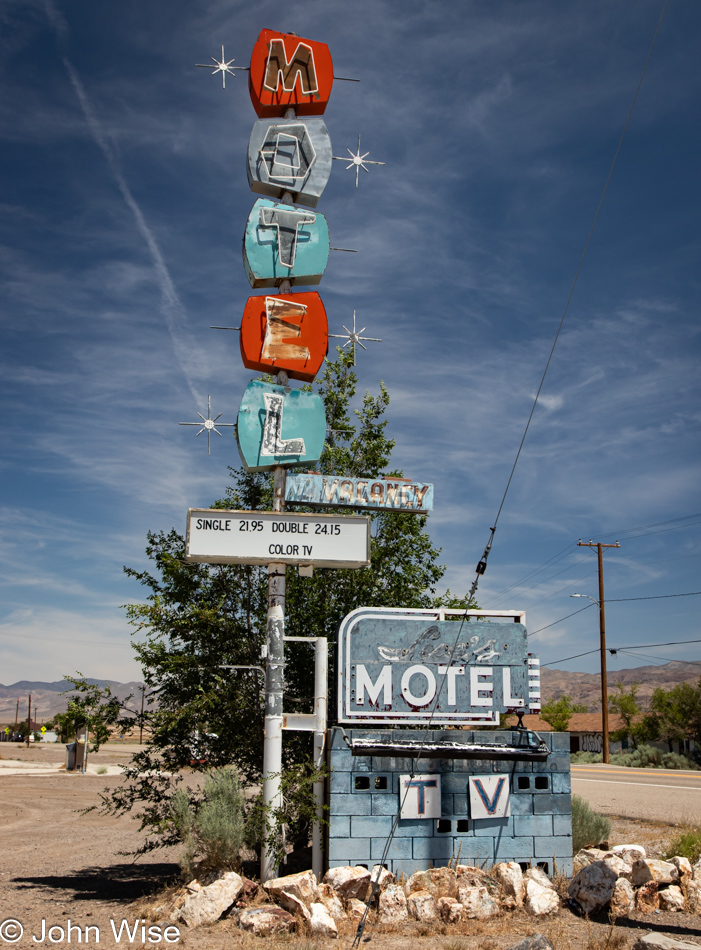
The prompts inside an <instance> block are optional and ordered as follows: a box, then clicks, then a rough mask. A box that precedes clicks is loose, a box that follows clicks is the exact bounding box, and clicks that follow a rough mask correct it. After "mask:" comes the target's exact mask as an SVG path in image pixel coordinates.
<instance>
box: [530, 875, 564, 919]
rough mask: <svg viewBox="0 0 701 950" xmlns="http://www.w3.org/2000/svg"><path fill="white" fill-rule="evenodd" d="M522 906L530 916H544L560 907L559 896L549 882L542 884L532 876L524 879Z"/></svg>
mask: <svg viewBox="0 0 701 950" xmlns="http://www.w3.org/2000/svg"><path fill="white" fill-rule="evenodd" d="M524 906H525V908H526V910H527V912H528V913H529V914H530V915H531V916H532V917H544V916H545V915H546V914H554V913H556V911H558V910H559V909H560V898H559V897H558V896H557V891H556V890H555V889H554V888H553V887H552V885H551V884H550V882H548V886H544V885H543V884H541V883H540V881H537V880H535V879H534V878H532V877H529V878H527V879H526V898H525V900H524Z"/></svg>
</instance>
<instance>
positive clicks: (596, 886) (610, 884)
mask: <svg viewBox="0 0 701 950" xmlns="http://www.w3.org/2000/svg"><path fill="white" fill-rule="evenodd" d="M617 880H618V876H617V874H616V873H615V871H613V870H612V869H611V868H610V867H609V866H608V865H607V864H606V862H604V861H595V862H594V863H593V864H588V865H586V867H583V868H582V869H581V871H578V872H577V874H575V876H574V877H573V878H572V880H571V882H570V886H569V889H568V893H569V895H570V897H571V898H572V900H574V901H576V902H577V903H578V904H579V906H580V907H581V909H582V912H583V913H585V914H596V913H597V912H598V911H600V910H602V909H603V908H604V907H606V905H607V904H608V903H609V901H610V900H611V897H612V895H613V888H614V886H615V884H616V881H617Z"/></svg>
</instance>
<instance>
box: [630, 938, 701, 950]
mask: <svg viewBox="0 0 701 950" xmlns="http://www.w3.org/2000/svg"><path fill="white" fill-rule="evenodd" d="M631 950H699V945H698V944H697V943H689V941H688V940H674V939H673V938H672V937H665V935H664V934H645V936H644V937H638V939H637V940H636V941H635V943H634V944H633V946H632V947H631Z"/></svg>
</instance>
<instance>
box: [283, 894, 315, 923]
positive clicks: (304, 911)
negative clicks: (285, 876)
mask: <svg viewBox="0 0 701 950" xmlns="http://www.w3.org/2000/svg"><path fill="white" fill-rule="evenodd" d="M275 898H276V900H277V902H278V904H279V905H280V906H281V907H284V908H285V910H289V912H290V913H291V914H296V916H297V917H301V918H302V920H304V921H306V922H307V923H309V918H310V913H309V908H308V907H307V905H306V904H305V903H304V901H301V900H300V899H299V897H295V895H294V894H288V893H287V891H278V893H277V894H276V895H275Z"/></svg>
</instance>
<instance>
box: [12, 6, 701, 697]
mask: <svg viewBox="0 0 701 950" xmlns="http://www.w3.org/2000/svg"><path fill="white" fill-rule="evenodd" d="M661 9H662V3H661V0H655V2H648V0H638V2H636V3H635V4H631V3H627V2H619V0H614V2H611V0H606V2H595V0H591V2H587V3H561V2H555V0H547V2H538V0H534V2H525V0H492V2H490V3H485V2H482V3H477V2H468V0H460V2H455V0H433V2H431V3H427V2H425V0H424V2H417V0H401V2H400V0H390V2H383V0H354V2H353V3H342V2H340V0H305V2H304V3H299V2H295V0H288V2H286V3H282V2H279V0H262V2H258V3H256V4H251V3H243V2H226V0H218V2H200V0H149V2H148V3H136V2H134V0H120V2H119V3H111V4H107V3H100V4H96V3H88V2H86V0H70V2H69V0H46V2H44V0H6V2H5V3H4V4H3V6H2V9H1V10H0V35H1V36H2V82H3V89H4V93H3V97H2V101H1V102H0V134H1V135H2V148H1V150H0V188H1V196H0V202H1V203H2V210H3V212H4V213H3V215H2V219H1V220H2V233H1V234H0V255H1V257H0V280H1V281H2V316H1V319H2V328H3V334H2V336H3V347H2V355H1V356H0V359H1V360H2V373H1V374H0V385H1V386H2V399H3V412H2V425H3V438H2V445H3V451H2V456H1V458H0V472H1V473H2V481H3V487H2V499H1V501H0V539H1V541H0V558H1V561H2V574H1V577H0V584H1V593H2V597H1V607H0V658H1V659H0V681H1V682H4V683H11V682H14V681H15V680H18V679H39V680H54V679H58V678H60V677H61V675H63V674H64V673H70V672H72V671H74V670H76V669H80V670H82V671H83V672H85V673H86V674H88V675H91V676H96V677H107V678H111V679H117V680H128V679H132V678H138V676H139V671H138V667H137V666H136V664H135V663H134V662H133V660H132V658H131V651H130V647H129V628H128V625H127V624H126V621H125V618H124V616H123V611H122V610H120V605H122V604H124V603H126V602H128V601H133V600H138V599H139V598H140V595H141V589H140V588H139V587H138V586H137V585H135V584H134V582H133V581H130V580H129V579H128V578H126V577H124V576H123V574H122V565H124V564H128V565H131V566H134V567H137V568H138V567H143V566H145V564H146V559H145V556H144V553H143V552H144V546H145V534H146V531H147V530H148V529H152V530H158V529H168V528H170V527H171V526H175V527H177V528H178V529H180V530H184V526H185V516H186V511H187V508H188V507H198V506H207V505H209V504H210V503H211V502H212V501H213V500H214V499H216V498H218V497H221V495H222V494H223V490H224V487H225V485H226V483H227V465H229V464H232V465H236V464H238V452H237V449H236V445H235V442H234V440H233V438H232V435H231V432H232V430H231V429H224V430H222V431H223V432H224V433H225V437H224V439H221V440H220V439H217V438H216V437H215V439H214V442H213V445H212V455H211V456H210V457H208V456H207V452H206V444H203V436H202V437H200V438H199V439H195V437H194V434H193V432H194V430H192V429H187V428H179V427H178V422H180V421H190V420H194V419H196V418H197V416H196V412H197V411H200V412H206V403H207V395H208V394H211V396H212V404H213V408H214V411H215V412H220V411H221V412H223V416H222V421H224V422H234V421H235V418H236V412H237V409H238V404H239V400H240V398H241V395H242V393H243V390H244V388H245V386H246V384H247V382H248V380H249V379H250V378H251V373H250V372H248V371H246V370H245V369H244V368H243V366H242V365H241V361H240V357H239V353H238V340H237V338H236V335H235V334H233V333H229V334H227V333H224V332H222V331H214V330H210V329H208V328H209V326H210V324H224V325H229V326H236V325H238V320H239V318H240V316H241V313H242V311H243V307H244V304H245V301H246V299H247V297H248V296H249V294H250V288H249V285H248V282H247V280H246V277H245V274H244V270H243V266H242V262H241V237H242V234H243V229H244V225H245V221H246V218H247V215H248V212H249V210H250V207H251V205H252V204H253V200H254V196H253V195H252V193H251V192H250V190H249V188H248V185H247V181H246V172H245V156H246V145H247V142H248V136H249V133H250V129H251V127H252V125H253V122H254V120H255V118H256V117H255V113H254V111H253V108H252V105H251V102H250V99H249V96H248V90H247V84H246V79H245V74H242V73H239V74H238V75H237V78H236V79H232V78H230V79H229V81H228V82H227V88H226V91H222V88H221V82H220V80H219V78H218V77H213V76H211V75H210V74H209V73H208V72H207V71H205V70H203V69H196V68H195V66H194V64H195V63H203V62H207V61H208V60H209V58H210V57H211V56H215V55H218V53H219V51H220V47H221V44H222V43H223V44H224V46H225V52H226V57H227V59H230V58H232V57H235V59H236V63H235V65H243V66H245V65H247V64H248V62H249V59H250V52H251V48H252V46H253V43H254V41H255V38H256V36H257V35H258V33H259V31H260V30H261V29H262V28H265V27H270V28H273V29H280V30H281V31H294V32H296V33H298V34H300V35H301V36H308V37H310V38H312V39H318V40H321V41H324V42H327V43H328V44H329V46H330V48H331V52H332V55H333V57H334V66H335V72H336V74H337V75H340V76H350V77H354V78H358V79H360V80H361V82H360V83H346V82H337V83H336V84H335V86H334V90H333V93H332V97H331V101H330V104H329V106H328V108H327V111H326V116H325V118H326V123H327V125H328V128H329V131H330V134H331V140H332V143H333V146H334V154H335V155H340V154H345V149H346V148H347V147H351V148H354V145H355V142H356V139H357V135H358V133H359V132H360V133H361V134H362V150H363V151H366V150H368V149H369V150H370V156H369V157H370V158H371V159H376V160H379V161H385V162H386V163H387V164H386V166H385V167H384V168H383V167H374V168H373V169H372V171H371V174H370V175H367V176H366V175H364V174H362V173H361V181H360V188H359V189H358V190H357V191H356V190H355V188H354V187H353V184H354V181H353V173H352V172H350V171H345V166H344V165H343V164H342V163H340V162H335V163H334V168H333V174H332V176H331V180H330V182H329V185H328V186H327V188H326V191H325V192H324V195H323V196H322V199H321V201H320V203H319V211H322V212H323V213H324V214H325V215H326V216H327V219H328V222H329V225H330V228H331V237H332V244H333V245H336V246H340V247H351V248H357V249H358V251H359V253H358V254H341V253H335V254H334V253H332V255H331V259H330V262H329V266H328V269H327V271H326V274H325V276H324V279H323V281H322V283H321V285H320V287H319V291H320V293H321V295H322V297H323V299H324V303H325V305H326V308H327V311H328V313H329V322H330V329H331V331H332V332H339V331H340V329H341V325H342V324H344V323H345V324H346V325H348V321H349V320H350V319H352V311H353V309H355V310H356V311H357V313H358V319H359V322H360V326H365V325H367V327H368V334H369V335H370V336H379V337H382V339H383V341H384V342H383V343H382V344H381V345H380V344H370V347H369V349H368V352H367V353H362V354H361V355H360V357H359V361H358V363H359V365H358V370H359V374H360V383H361V387H362V388H376V386H377V382H378V380H379V379H384V380H385V382H386V383H387V385H388V387H389V390H390V394H391V400H392V401H391V405H390V409H389V417H390V429H391V434H392V436H393V437H395V438H396V440H397V449H396V453H395V460H396V463H397V464H398V465H401V466H402V467H403V469H404V471H405V474H407V475H409V476H412V477H415V478H420V479H425V480H428V481H432V482H434V483H435V486H436V505H435V511H434V513H433V515H432V516H431V518H430V530H431V534H432V537H433V539H434V540H435V542H436V543H437V544H439V545H440V546H441V547H442V548H443V555H442V558H443V560H444V562H445V563H446V564H447V565H448V570H447V574H446V581H447V583H448V584H449V585H450V587H451V588H452V589H453V591H459V592H464V591H465V590H466V589H467V588H468V587H469V585H470V583H471V581H472V578H473V576H474V566H475V564H476V563H477V561H478V559H479V557H480V555H481V553H482V549H483V547H484V544H485V542H486V540H487V536H488V530H489V526H490V525H491V524H492V523H493V519H494V517H495V513H496V510H497V508H498V505H499V502H500V500H501V495H502V492H503V490H504V487H505V484H506V480H507V478H508V473H509V470H510V467H511V464H512V463H513V459H514V456H515V453H516V450H517V447H518V443H519V441H520V438H521V434H522V432H523V427H524V425H525V421H526V419H527V416H528V413H529V411H530V407H531V403H532V400H533V397H534V394H535V392H536V389H537V386H538V382H539V380H540V376H541V373H542V370H543V367H544V364H545V360H546V358H547V354H548V351H549V348H550V346H551V344H552V340H553V337H554V334H555V330H556V328H557V324H558V322H559V319H560V316H561V314H562V310H563V307H564V304H565V300H566V298H567V295H568V293H569V289H570V286H571V283H572V279H573V276H574V273H575V270H576V267H577V263H578V261H579V257H580V255H581V252H582V249H583V246H584V242H585V239H586V236H587V233H588V230H589V227H590V225H591V221H592V218H593V215H594V211H595V209H596V205H597V202H598V200H599V196H600V194H601V189H602V187H603V183H604V181H605V179H606V175H607V173H608V169H609V166H610V163H611V159H612V157H613V153H614V151H615V148H616V145H617V142H618V139H619V136H620V133H621V129H622V126H623V122H624V120H625V117H626V115H627V113H628V109H629V107H630V104H631V101H632V97H633V94H634V91H635V88H636V85H637V83H638V80H639V78H640V73H641V70H642V66H643V63H644V61H645V57H646V55H647V52H648V49H649V45H650V42H651V39H652V36H653V33H654V30H655V27H656V24H657V21H658V18H659V15H660V12H661ZM700 33H701V8H700V7H699V5H698V4H697V3H695V2H693V0H672V2H671V3H670V5H669V8H668V10H667V13H666V16H665V18H664V21H663V24H662V28H661V31H660V34H659V37H658V40H657V44H656V46H655V49H654V52H653V54H652V58H651V61H650V65H649V68H648V72H647V75H646V77H645V81H644V83H643V86H642V90H641V93H640V96H639V99H638V102H637V105H636V109H635V112H634V114H633V118H632V121H631V124H630V127H629V129H628V133H627V135H626V138H625V141H624V143H623V147H622V149H621V152H620V156H619V159H618V163H617V165H616V168H615V171H614V175H613V178H612V181H611V185H610V187H609V191H608V194H607V196H606V200H605V203H604V206H603V209H602V213H601V216H600V219H599V222H598V225H597V229H596V231H595V233H594V237H593V240H592V243H591V246H590V249H589V253H588V256H587V259H586V261H585V264H584V268H583V270H582V273H581V277H580V280H579V283H578V285H577V288H576V291H575V295H574V298H573V301H572V304H571V307H570V311H569V315H568V318H567V321H566V323H565V327H564V330H563V334H562V336H561V338H560V343H559V345H558V348H557V350H556V352H555V356H554V359H553V363H552V366H551V371H550V373H549V376H548V378H547V380H546V384H545V387H544V389H543V395H542V398H541V401H540V404H539V406H538V408H537V410H536V413H535V416H534V420H533V424H532V427H531V431H530V433H529V437H528V440H527V442H526V445H525V448H524V452H523V455H522V457H521V461H520V463H519V466H518V468H517V470H516V474H515V477H514V481H513V483H512V487H511V490H510V493H509V496H508V498H507V501H506V505H505V507H504V511H503V514H502V517H501V521H500V524H499V529H498V531H497V535H496V540H495V545H494V549H493V552H492V555H491V558H490V561H489V569H488V572H487V574H486V575H485V577H484V578H483V580H482V582H481V586H480V591H479V600H480V602H481V604H482V606H485V607H502V608H506V609H525V610H526V611H527V617H528V626H529V629H530V630H531V631H533V632H535V631H540V632H537V633H534V637H533V644H534V649H536V648H537V649H538V650H539V651H540V655H541V658H542V660H543V662H548V661H551V660H557V659H559V658H561V657H567V656H570V655H571V654H575V653H580V652H583V651H585V650H589V649H594V648H595V647H596V646H597V642H598V636H597V634H598V622H597V616H596V609H595V608H594V607H592V608H591V609H589V610H586V611H583V612H582V613H581V614H579V615H578V616H576V617H572V618H571V619H569V620H566V621H564V622H562V623H556V624H555V621H558V620H560V618H563V617H565V615H567V614H569V613H572V612H573V611H574V610H577V609H579V608H580V607H581V606H582V605H583V604H585V601H582V600H579V601H577V600H570V599H569V594H571V593H573V592H581V593H587V594H590V595H591V596H594V597H595V596H596V594H597V587H596V560H595V556H594V553H593V552H592V551H589V550H586V549H578V548H577V547H576V546H575V545H576V541H577V539H578V538H580V537H583V538H585V539H588V538H589V537H593V538H595V539H598V540H603V541H607V542H609V541H613V540H615V539H616V538H617V537H619V538H620V541H621V544H622V547H621V548H620V550H614V551H611V552H608V553H607V555H606V595H607V598H611V599H616V598H633V597H651V596H662V595H669V594H677V593H685V592H689V591H696V590H701V583H700V580H701V577H700V570H699V569H700V567H701V515H699V514H698V513H699V512H701V493H700V491H699V427H700V422H701V403H700V400H699V388H700V384H699V380H700V374H699V371H698V358H699V351H700V350H701V345H700V342H701V341H700V339H699V316H698V312H699V283H700V281H699V264H698V261H699V227H698V222H699V172H698V168H699V159H698V156H699V151H700V149H699V146H700V144H701V142H700V138H701V136H700V134H699V124H698V116H699V113H700V105H701V103H700V99H701V82H700V79H701V70H700V69H699V65H698V48H699V34H700ZM692 516H695V517H692ZM672 519H679V520H675V521H673V520H672ZM663 522H669V523H665V524H662V523H663ZM650 525H657V527H644V526H650ZM631 529H636V530H631ZM548 562H550V563H548ZM541 568H543V569H542V570H541ZM534 572H537V573H534ZM700 606H701V602H700V599H699V598H698V597H683V598H670V599H665V600H649V601H632V602H625V603H610V605H609V607H608V610H607V628H608V639H609V643H610V644H611V645H613V646H618V645H620V646H625V645H637V644H644V643H655V642H659V641H667V640H690V639H694V638H699V639H701V628H700V626H699V623H698V620H697V617H698V613H699V607H700ZM550 624H555V625H554V626H549V625H550ZM543 627H547V629H545V630H543V629H541V628H543ZM700 648H701V644H690V645H686V646H678V647H666V648H660V649H657V650H651V651H648V652H647V654H646V655H650V656H651V657H662V658H677V659H701V649H700ZM643 662H645V661H644V660H643V659H642V658H640V657H633V656H627V655H622V656H620V657H618V658H616V659H612V661H611V669H612V670H613V672H614V674H615V670H616V669H621V668H624V667H631V666H637V665H639V664H641V663H643ZM654 662H659V661H658V660H654ZM596 665H597V659H596V655H592V656H590V657H584V658H582V659H580V660H577V661H574V662H572V663H570V664H568V665H567V668H568V669H581V670H595V669H596Z"/></svg>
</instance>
